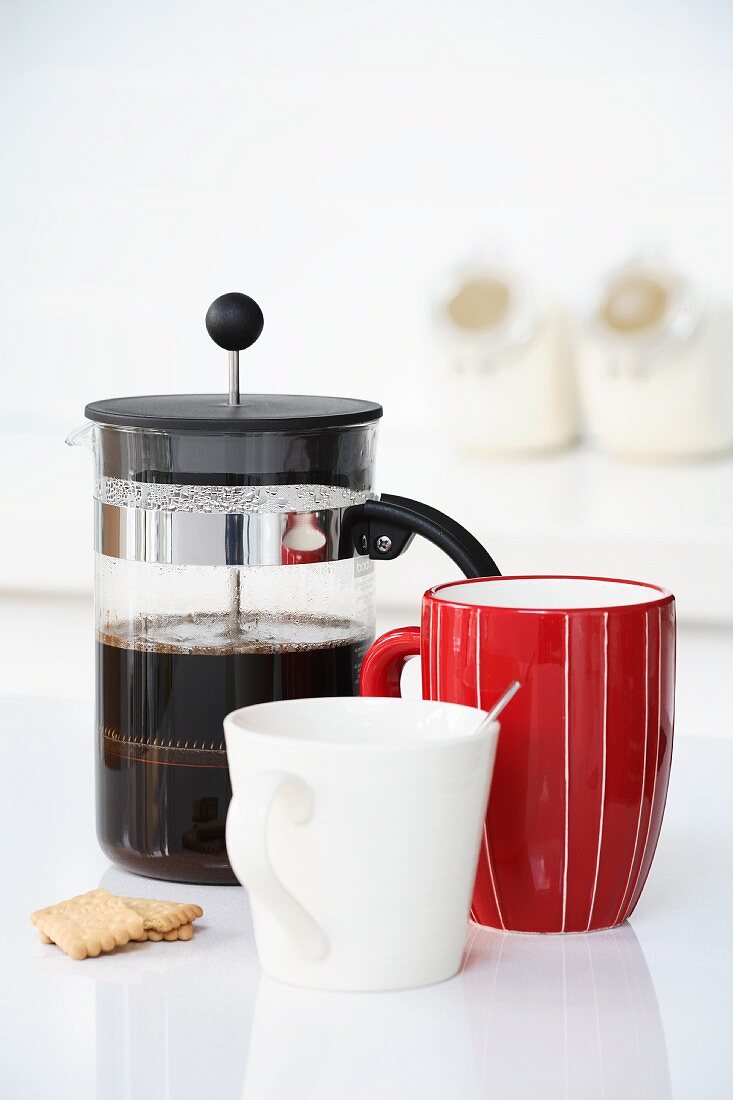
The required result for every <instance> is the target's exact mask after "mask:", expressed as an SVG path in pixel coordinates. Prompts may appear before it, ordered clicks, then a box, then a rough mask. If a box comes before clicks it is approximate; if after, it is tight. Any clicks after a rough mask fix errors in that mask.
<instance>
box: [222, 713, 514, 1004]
mask: <svg viewBox="0 0 733 1100" xmlns="http://www.w3.org/2000/svg"><path fill="white" fill-rule="evenodd" d="M484 718H485V713H484V712H483V711H480V710H477V709H475V708H473V707H465V706H458V705H456V704H453V703H436V702H429V701H425V700H418V699H416V700H402V699H358V698H357V699H351V698H329V699H295V700H291V701H287V702H277V703H261V704H258V705H256V706H251V707H244V708H243V709H242V710H238V711H235V712H234V713H233V714H230V715H228V716H227V717H226V718H225V720H224V731H225V735H226V744H227V755H228V759H229V771H230V775H231V780H232V787H233V789H234V797H233V799H232V802H231V805H230V808H229V815H228V817H227V828H226V837H227V851H228V853H229V859H230V861H231V864H232V867H233V868H234V872H235V874H236V875H237V878H238V879H239V880H240V882H241V883H242V885H243V886H246V887H247V889H248V890H249V893H250V900H251V903H252V918H253V922H254V931H255V939H256V942H257V950H258V952H259V956H260V962H261V964H262V968H263V970H264V971H265V973H266V974H268V975H269V976H270V977H271V978H275V979H277V980H278V981H282V982H287V983H289V984H291V985H299V986H308V987H311V988H314V989H332V990H337V989H339V990H374V989H381V990H386V989H408V988H411V987H414V986H421V985H429V984H431V983H432V982H439V981H443V980H444V979H446V978H450V977H452V976H453V975H454V974H455V973H456V971H457V970H458V968H459V966H460V962H461V955H462V951H463V946H464V941H465V936H466V920H467V916H468V909H469V905H470V901H471V893H472V890H473V882H474V876H475V873H476V864H477V861H478V852H479V842H480V838H481V835H482V827H483V819H484V814H485V811H486V803H487V800H488V792H489V782H490V778H491V771H492V769H493V763H494V754H495V751H496V741H497V736H498V732H499V724H498V723H497V722H493V723H491V725H489V726H487V727H486V728H485V729H483V730H482V729H480V726H481V722H482V720H483V719H484Z"/></svg>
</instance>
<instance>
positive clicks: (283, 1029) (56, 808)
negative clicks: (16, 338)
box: [0, 699, 733, 1100]
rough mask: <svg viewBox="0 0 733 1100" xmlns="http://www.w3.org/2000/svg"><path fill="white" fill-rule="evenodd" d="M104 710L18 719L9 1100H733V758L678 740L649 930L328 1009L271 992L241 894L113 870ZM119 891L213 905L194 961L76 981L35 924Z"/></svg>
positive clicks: (4, 942) (75, 971)
mask: <svg viewBox="0 0 733 1100" xmlns="http://www.w3.org/2000/svg"><path fill="white" fill-rule="evenodd" d="M90 720H91V714H90V708H89V707H88V706H86V705H84V704H80V703H75V702H72V701H59V702H57V703H48V702H44V701H41V700H29V699H15V700H13V699H2V700H0V745H2V749H3V757H2V761H3V776H4V779H5V783H4V789H3V793H2V808H3V813H2V823H3V824H2V833H1V835H2V857H3V867H4V872H5V874H4V880H3V890H2V923H3V927H2V938H1V941H0V974H1V977H2V985H1V987H0V988H1V989H2V999H1V1007H0V1095H1V1096H2V1097H3V1098H5V1097H7V1098H9V1100H10V1098H12V1100H35V1098H36V1097H38V1098H41V1097H42V1098H44V1100H47V1098H53V1100H63V1098H66V1097H74V1098H75V1100H85V1098H87V1097H94V1098H100V1100H122V1098H125V1100H127V1098H130V1100H133V1098H134V1100H146V1098H148V1097H150V1098H155V1100H168V1098H170V1100H186V1098H188V1097H192V1098H193V1097H195V1098H197V1100H205V1098H209V1097H211V1098H215V1100H229V1098H231V1097H237V1098H239V1097H243V1098H247V1100H281V1098H291V1097H292V1098H298V1100H361V1098H365V1100H366V1098H369V1100H393V1098H394V1100H411V1098H413V1097H414V1098H415V1100H418V1098H419V1100H433V1098H436V1100H437V1098H440V1100H454V1098H455V1100H478V1098H482V1100H483V1098H488V1097H491V1098H497V1100H498V1098H501V1100H506V1098H513V1097H521V1098H525V1097H527V1098H534V1097H542V1098H543V1100H552V1098H554V1097H562V1098H563V1100H565V1098H579V1100H581V1098H582V1100H594V1098H596V1097H599V1098H608V1100H611V1098H615V1097H623V1098H624V1100H631V1098H634V1097H654V1098H662V1097H672V1096H673V1097H677V1098H686V1097H691V1098H692V1097H694V1098H695V1100H704V1098H705V1097H715V1098H725V1097H729V1096H733V1058H732V1057H731V1049H732V1048H731V1041H730V1040H731V1033H732V1031H733V950H731V942H732V941H731V927H732V926H733V858H732V852H733V844H732V842H733V809H731V806H732V799H731V783H732V782H733V742H730V741H724V740H715V739H712V738H706V737H700V738H689V739H686V738H685V737H679V738H678V740H677V744H676V746H675V756H674V760H673V766H672V782H671V788H670V796H669V803H668V808H667V816H666V821H665V824H664V828H663V830H662V837H661V840H660V844H659V849H658V853H657V858H656V861H655V864H654V867H653V869H652V872H651V875H650V878H649V882H648V885H647V888H646V891H645V893H644V895H643V897H642V899H641V902H640V904H639V906H638V908H637V910H636V912H635V914H634V916H633V917H632V921H631V923H630V924H626V925H625V926H624V927H622V928H620V929H617V930H615V931H613V932H599V933H591V934H590V935H578V936H567V937H561V936H548V937H535V936H517V935H510V934H506V933H496V932H490V931H487V930H484V929H479V928H477V927H475V926H470V927H469V930H468V936H467V943H466V955H465V960H464V967H463V970H462V972H461V973H460V975H459V976H458V977H457V978H455V979H453V980H452V981H449V982H446V983H444V984H442V985H439V986H434V987H431V988H428V989H422V990H415V991H412V992H405V993H388V994H333V993H329V994H321V993H313V992H308V991H305V990H298V989H291V988H289V987H286V986H281V985H278V984H277V983H274V982H271V981H269V980H268V979H266V978H264V977H263V976H262V974H261V972H260V969H259V965H258V961H257V955H256V952H255V947H254V942H253V936H252V925H251V921H250V916H249V907H248V903H247V896H246V894H245V892H244V891H243V890H241V889H239V888H215V887H195V886H193V887H192V886H177V885H172V884H168V883H157V882H153V881H151V880H148V879H142V878H135V877H134V876H131V875H128V874H125V873H123V872H120V871H118V870H116V869H115V868H113V867H111V866H110V864H109V863H108V862H107V860H106V858H105V857H104V856H103V855H102V853H101V852H100V851H99V849H98V848H97V844H96V840H95V836H94V828H93V775H92V760H93V756H92V734H91V721H90ZM100 884H101V885H103V886H105V887H107V888H109V889H110V890H112V891H116V892H119V893H123V894H137V895H145V896H151V897H164V898H178V899H182V900H188V901H197V902H199V903H200V904H201V905H203V907H204V909H205V917H204V919H203V920H202V921H200V922H199V925H198V927H197V932H196V935H195V937H194V940H193V941H192V942H191V943H159V944H152V943H150V944H138V945H130V946H128V947H127V948H124V949H122V950H120V951H118V952H117V953H116V954H114V955H108V956H103V957H100V958H98V959H88V960H85V961H84V962H73V961H72V960H70V959H68V958H66V956H64V955H63V954H62V953H61V952H60V951H59V950H58V949H57V948H56V947H53V946H43V945H42V944H41V943H40V942H39V940H38V938H37V933H36V930H35V929H34V928H33V927H32V925H31V924H30V922H29V920H28V915H29V913H30V912H31V911H32V910H33V909H35V908H38V907H40V906H42V905H47V904H50V903H51V902H53V901H57V900H60V899H61V898H65V897H69V896H70V895H72V894H76V893H80V892H83V891H85V890H88V889H91V888H92V887H94V886H98V885H100Z"/></svg>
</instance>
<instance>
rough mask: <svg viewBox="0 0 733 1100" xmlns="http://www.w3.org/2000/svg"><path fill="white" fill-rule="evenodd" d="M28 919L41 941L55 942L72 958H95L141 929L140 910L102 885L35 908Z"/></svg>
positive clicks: (117, 945)
mask: <svg viewBox="0 0 733 1100" xmlns="http://www.w3.org/2000/svg"><path fill="white" fill-rule="evenodd" d="M31 921H32V922H33V924H34V925H35V926H36V928H37V929H38V931H39V934H40V936H41V938H42V939H43V941H44V942H46V941H50V942H51V943H55V944H56V945H57V946H58V947H60V948H61V950H62V951H64V952H65V953H66V954H67V955H69V956H70V957H71V958H72V959H86V958H87V957H91V958H95V957H96V956H97V955H99V954H101V952H102V951H113V950H114V948H115V947H119V946H121V945H122V944H125V943H129V942H130V940H133V939H135V938H136V937H137V936H139V935H141V933H142V932H143V919H142V917H141V916H140V914H139V913H136V912H135V911H134V909H130V908H129V906H127V905H125V903H124V902H123V901H122V900H121V899H120V898H118V897H115V895H114V894H110V893H109V891H108V890H104V889H103V888H102V887H99V888H98V889H96V890H89V892H88V893H86V894H79V895H77V897H74V898H69V899H68V900H67V901H61V902H59V903H58V904H57V905H49V906H47V907H46V908H45V909H37V910H36V912H35V913H32V914H31Z"/></svg>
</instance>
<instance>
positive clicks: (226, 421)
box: [84, 393, 382, 434]
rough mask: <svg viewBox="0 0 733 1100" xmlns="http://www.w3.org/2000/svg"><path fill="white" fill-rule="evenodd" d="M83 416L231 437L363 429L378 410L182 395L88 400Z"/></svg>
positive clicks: (273, 397) (294, 398)
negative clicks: (236, 401)
mask: <svg viewBox="0 0 733 1100" xmlns="http://www.w3.org/2000/svg"><path fill="white" fill-rule="evenodd" d="M84 415H85V416H86V417H87V418H88V419H89V420H94V421H96V423H98V424H110V425H113V426H115V427H117V426H119V427H128V428H157V429H158V430H159V431H191V432H193V431H204V432H215V433H216V432H223V433H228V434H236V433H239V432H278V431H288V430H290V431H305V430H307V429H308V428H332V427H347V426H349V425H354V424H364V423H366V422H368V421H370V420H379V418H380V417H381V415H382V406H381V405H377V404H376V402H374V401H361V400H359V399H358V398H355V397H308V396H299V395H296V394H285V393H253V394H242V397H241V399H240V404H239V405H230V404H228V402H227V398H226V395H225V394H219V393H213V394H211V393H203V394H194V393H186V394H161V395H157V396H152V397H112V398H108V399H106V400H104V401H92V402H91V404H89V405H87V407H86V409H85V410H84Z"/></svg>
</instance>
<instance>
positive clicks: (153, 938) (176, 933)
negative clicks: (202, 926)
mask: <svg viewBox="0 0 733 1100" xmlns="http://www.w3.org/2000/svg"><path fill="white" fill-rule="evenodd" d="M137 939H138V942H140V943H144V942H145V941H146V940H150V942H151V943H160V941H161V940H167V941H168V942H169V943H173V942H175V941H176V940H192V939H193V925H192V924H181V925H180V926H179V927H178V928H171V930H170V931H169V932H156V931H155V930H154V929H152V928H150V929H148V930H147V931H145V932H143V933H142V935H141V936H138V937H137Z"/></svg>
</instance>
